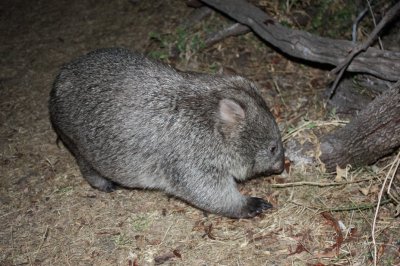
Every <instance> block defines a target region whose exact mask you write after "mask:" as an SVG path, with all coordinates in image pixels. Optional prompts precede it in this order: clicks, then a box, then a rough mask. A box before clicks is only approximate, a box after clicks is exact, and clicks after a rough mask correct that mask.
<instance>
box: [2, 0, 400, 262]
mask: <svg viewBox="0 0 400 266" xmlns="http://www.w3.org/2000/svg"><path fill="white" fill-rule="evenodd" d="M94 4H95V5H94ZM276 6H277V5H272V4H271V6H270V7H269V8H272V7H276ZM0 7H1V8H0V10H1V12H2V13H1V14H2V18H3V19H2V23H1V24H0V31H1V32H2V35H3V36H2V38H3V39H2V42H1V43H0V53H1V56H0V62H1V64H0V148H1V149H0V169H1V170H0V184H1V186H0V204H1V209H0V265H152V264H161V263H164V264H170V265H175V264H176V265H368V264H372V263H373V260H372V258H373V256H372V255H373V254H374V252H376V253H377V255H378V256H377V258H378V264H379V265H399V263H400V259H399V245H400V243H399V239H400V233H399V232H400V228H399V226H400V223H399V219H398V218H395V217H394V215H395V212H396V210H395V207H394V205H393V204H392V203H388V202H387V199H388V197H387V196H386V194H388V195H390V198H392V200H393V201H396V200H399V183H400V180H399V175H398V174H397V175H396V174H395V172H396V171H395V170H393V168H392V170H390V169H389V168H390V167H391V165H395V164H396V163H397V166H396V167H398V160H399V159H398V158H387V159H385V160H383V161H381V162H380V163H378V164H377V165H375V166H372V167H367V168H363V169H342V171H341V172H340V174H339V175H338V176H336V178H335V177H331V176H329V175H327V174H325V173H324V171H323V167H322V165H321V164H320V163H319V162H318V136H320V135H321V134H323V133H324V132H327V131H328V130H332V129H333V128H334V127H336V126H340V125H342V121H340V120H338V119H336V118H335V119H330V118H329V119H327V117H328V116H329V115H328V114H326V110H325V109H324V106H323V104H322V102H321V96H320V94H321V90H322V89H323V88H324V85H326V82H327V80H326V77H325V74H326V73H325V72H323V71H321V70H317V69H313V68H310V67H306V66H303V65H301V64H297V63H293V62H291V61H289V60H287V59H285V58H284V57H282V56H281V55H279V54H277V53H276V52H274V51H273V50H271V49H270V48H267V47H266V46H265V45H264V44H263V43H262V42H260V40H258V39H257V38H256V37H254V36H253V35H252V34H247V35H245V36H241V37H237V38H231V39H228V40H225V41H224V42H222V43H220V44H217V45H216V46H215V47H211V48H209V49H206V50H204V51H202V52H198V53H196V52H194V51H185V53H182V54H183V56H182V58H177V59H175V60H172V62H171V63H173V64H176V65H178V66H183V67H186V68H188V69H189V68H191V69H202V70H206V71H218V70H219V69H220V68H223V67H224V66H229V67H230V68H232V69H234V70H235V71H236V72H238V73H239V74H243V75H245V76H247V77H249V78H251V79H253V80H255V81H256V82H258V84H260V88H261V90H262V92H263V95H264V96H265V98H266V99H267V101H268V102H269V103H270V106H271V109H272V111H273V112H274V114H275V115H276V116H277V119H278V122H279V124H280V126H281V127H282V130H283V131H284V132H285V135H284V139H285V140H286V141H291V140H295V141H297V142H298V143H300V144H302V145H303V144H304V145H306V144H307V145H308V146H309V149H308V150H307V152H306V153H305V155H306V156H307V157H308V158H311V159H312V160H311V163H310V164H308V165H296V164H292V165H291V166H290V171H288V172H286V173H285V174H284V175H283V176H275V177H272V178H263V179H256V180H251V181H249V182H246V183H244V184H240V185H239V188H240V190H241V191H242V192H243V193H245V194H251V195H258V196H261V197H264V198H266V199H268V200H270V201H271V202H272V203H273V204H274V206H275V208H274V209H273V210H272V211H270V212H268V213H265V214H263V215H262V216H260V217H256V218H254V219H252V220H232V219H227V218H224V217H220V216H216V215H205V214H204V213H203V212H202V211H200V210H197V209H195V208H193V207H190V206H188V205H187V204H185V203H183V202H181V201H179V200H177V199H174V198H168V197H167V196H166V195H165V194H163V193H161V192H156V191H141V190H127V189H121V190H117V191H116V192H113V193H110V194H106V193H102V192H99V191H97V190H94V189H92V188H91V187H90V186H89V185H88V184H87V183H86V182H85V181H84V180H83V179H82V177H81V176H80V173H79V171H78V168H77V166H76V164H75V162H74V159H73V158H72V156H71V155H70V154H69V153H68V152H67V151H66V150H65V149H64V148H63V147H61V148H57V146H56V144H55V134H54V132H53V131H52V130H51V127H50V124H49V122H48V113H47V97H48V96H47V95H48V92H49V90H50V88H51V83H52V81H53V78H54V76H55V75H56V73H57V71H58V69H59V67H60V65H61V64H62V63H64V62H67V61H68V60H70V59H71V58H73V57H75V56H77V55H79V54H82V53H84V52H87V51H89V50H92V49H95V48H98V47H106V46H126V47H130V48H132V49H136V50H139V51H143V52H151V51H154V50H155V49H159V48H160V47H159V45H160V44H159V43H157V42H155V41H154V40H151V39H150V38H149V37H148V34H149V32H159V33H163V34H166V36H167V37H166V38H167V39H168V38H171V39H172V40H174V37H173V36H176V35H174V34H175V32H174V30H173V29H175V28H176V26H177V25H178V24H179V22H180V20H181V19H182V18H184V17H186V16H187V15H188V14H189V12H190V10H189V9H188V8H187V7H186V6H185V5H184V4H183V2H182V1H141V2H140V3H139V4H137V5H132V4H131V3H130V2H129V1H125V0H119V1H96V2H95V3H91V2H89V1H72V2H71V1H57V2H56V3H54V2H50V1H37V2H35V3H30V2H26V1H2V2H1V4H0ZM207 23H209V24H207ZM218 23H220V24H218ZM226 23H227V21H226V20H225V18H223V17H221V16H219V15H213V16H212V17H210V18H208V20H207V21H206V22H203V23H202V24H201V26H200V27H199V28H197V29H196V30H197V31H199V32H200V33H199V34H200V35H201V34H203V32H204V30H205V29H207V28H209V27H211V26H213V25H223V24H226ZM171 36H172V37H171ZM175 40H176V39H175ZM160 49H162V48H160ZM395 160H397V161H395ZM394 167H395V166H394ZM396 169H397V168H396ZM386 177H387V182H386V184H391V187H390V193H381V195H383V197H382V198H381V203H384V204H383V205H381V206H380V208H379V212H376V213H377V217H376V219H375V220H374V214H375V210H376V205H377V203H378V196H379V195H380V193H379V191H380V189H381V187H382V186H383V183H384V180H385V178H386ZM387 189H388V188H387V186H386V190H385V191H387ZM397 215H398V214H397ZM373 225H374V238H372V226H373ZM374 247H376V251H374Z"/></svg>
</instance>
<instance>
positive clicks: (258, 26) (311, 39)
mask: <svg viewBox="0 0 400 266" xmlns="http://www.w3.org/2000/svg"><path fill="white" fill-rule="evenodd" d="M201 1H202V2H204V3H206V4H207V5H209V6H211V7H213V8H215V9H217V10H219V11H221V12H223V13H225V14H227V15H228V16H230V17H231V18H233V19H235V20H236V21H238V22H240V23H242V24H244V25H247V26H248V27H250V28H251V29H252V30H253V31H254V32H255V33H256V34H258V35H259V36H260V37H261V38H263V39H264V40H265V41H267V42H268V43H270V44H271V45H273V46H274V47H275V48H276V49H279V50H281V51H282V52H283V53H285V54H287V55H290V56H293V57H296V58H300V59H304V60H308V61H312V62H318V63H323V64H330V65H335V66H337V65H339V64H340V63H342V62H343V61H344V60H345V58H346V57H347V55H348V53H349V52H351V51H352V49H353V48H354V47H356V46H357V44H353V43H352V42H351V41H346V40H335V39H330V38H324V37H320V36H316V35H313V34H310V33H308V32H304V31H300V30H293V29H289V28H287V27H284V26H282V25H280V24H279V23H278V22H277V21H275V20H274V19H273V18H272V17H270V16H269V15H268V14H266V13H265V12H264V11H262V10H261V9H259V8H257V7H255V6H253V5H252V4H250V3H248V2H247V1H245V0H230V1H224V0H201ZM228 2H229V3H228ZM399 70H400V52H392V51H382V50H379V49H376V48H373V47H370V48H368V49H367V50H366V51H365V52H361V53H360V54H358V55H357V57H355V58H354V59H353V60H352V61H351V63H350V64H349V66H348V68H347V71H350V72H361V73H369V74H372V75H374V76H377V77H380V78H382V79H385V80H390V81H397V80H400V71H399Z"/></svg>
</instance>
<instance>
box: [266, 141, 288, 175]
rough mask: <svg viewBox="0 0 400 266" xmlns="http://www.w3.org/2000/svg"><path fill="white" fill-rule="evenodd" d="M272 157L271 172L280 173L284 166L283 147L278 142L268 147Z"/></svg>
mask: <svg viewBox="0 0 400 266" xmlns="http://www.w3.org/2000/svg"><path fill="white" fill-rule="evenodd" d="M269 150H270V152H271V155H272V158H274V160H275V163H273V164H272V166H271V172H272V173H273V174H280V173H282V172H283V170H284V167H285V155H284V148H283V146H282V144H281V143H280V142H278V143H273V144H271V146H270V148H269Z"/></svg>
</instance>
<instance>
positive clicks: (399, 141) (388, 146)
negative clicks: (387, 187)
mask: <svg viewBox="0 0 400 266" xmlns="http://www.w3.org/2000/svg"><path fill="white" fill-rule="evenodd" d="M399 146H400V82H397V83H396V85H394V86H393V87H392V88H391V89H389V90H387V91H385V92H384V93H382V94H381V95H379V96H378V97H376V98H375V99H374V100H373V101H372V102H371V103H370V104H368V105H367V106H366V107H365V109H363V110H362V111H361V112H360V113H359V115H358V116H357V117H355V118H354V119H353V120H352V121H351V122H350V123H349V124H347V125H346V126H345V127H343V128H340V129H338V130H336V131H334V132H333V133H331V134H328V135H326V136H324V137H322V139H321V145H320V148H321V156H320V159H321V161H322V162H323V163H324V164H325V168H326V170H327V171H328V172H333V171H335V169H336V165H338V166H340V167H342V168H344V167H345V166H346V165H347V164H351V165H352V166H361V165H368V164H372V163H374V162H376V161H377V160H378V159H379V158H381V157H383V156H385V155H387V154H390V153H392V152H393V151H394V150H395V149H396V148H398V147H399Z"/></svg>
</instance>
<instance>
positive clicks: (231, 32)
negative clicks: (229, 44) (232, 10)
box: [204, 23, 251, 47]
mask: <svg viewBox="0 0 400 266" xmlns="http://www.w3.org/2000/svg"><path fill="white" fill-rule="evenodd" d="M250 31H251V30H250V29H249V27H247V26H245V25H243V24H240V23H235V24H232V25H229V26H228V27H226V28H224V29H222V30H221V31H218V32H216V33H213V34H212V35H211V36H210V37H208V38H207V39H206V41H205V42H204V43H205V46H206V47H210V46H212V45H214V44H216V43H217V42H220V41H221V40H223V39H225V38H227V37H230V36H238V35H242V34H245V33H247V32H250Z"/></svg>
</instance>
